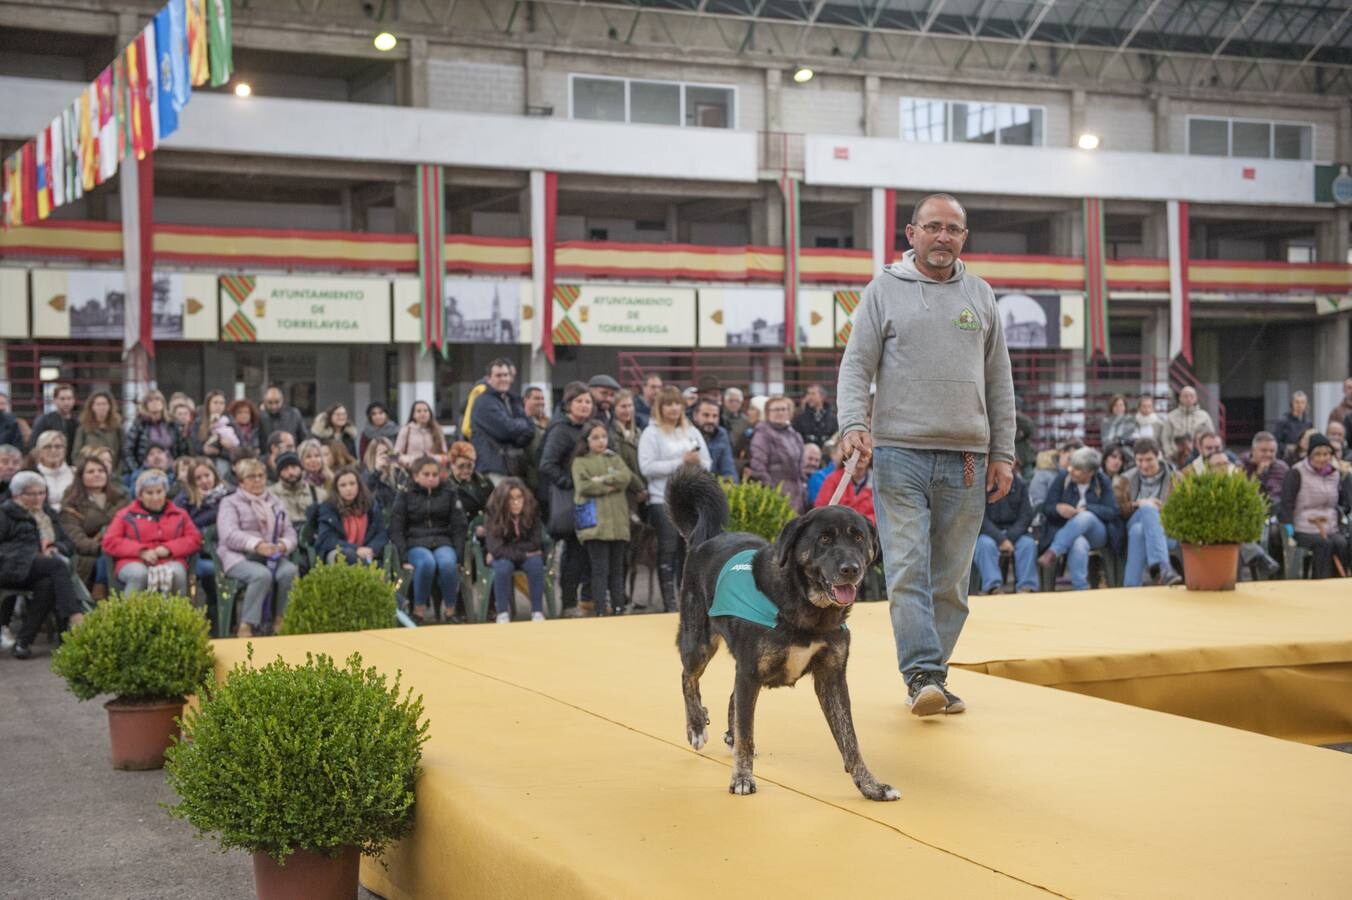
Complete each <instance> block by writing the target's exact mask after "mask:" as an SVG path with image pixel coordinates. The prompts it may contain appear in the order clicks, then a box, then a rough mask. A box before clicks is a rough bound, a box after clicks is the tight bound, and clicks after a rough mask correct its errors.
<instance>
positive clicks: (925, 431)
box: [873, 379, 990, 447]
mask: <svg viewBox="0 0 1352 900" xmlns="http://www.w3.org/2000/svg"><path fill="white" fill-rule="evenodd" d="M889 393H890V396H886V397H885V398H883V402H882V405H881V412H880V413H876V414H875V415H874V417H873V432H874V434H875V435H878V436H879V437H882V438H888V439H892V440H899V441H915V442H917V443H918V444H921V445H922V446H924V445H952V444H958V445H967V446H973V447H985V446H986V445H987V444H989V443H990V422H989V421H988V420H987V417H986V404H985V402H984V400H983V398H982V395H981V391H980V390H979V389H978V388H977V385H976V382H973V381H947V380H924V379H916V380H913V381H910V382H908V383H907V384H906V385H905V386H902V387H899V388H897V389H896V390H894V391H891V392H889Z"/></svg>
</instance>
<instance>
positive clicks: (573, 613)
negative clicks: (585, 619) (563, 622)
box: [559, 606, 582, 619]
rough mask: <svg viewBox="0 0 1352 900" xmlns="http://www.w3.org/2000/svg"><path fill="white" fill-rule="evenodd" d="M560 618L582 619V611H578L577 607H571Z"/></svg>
mask: <svg viewBox="0 0 1352 900" xmlns="http://www.w3.org/2000/svg"><path fill="white" fill-rule="evenodd" d="M559 617H560V618H563V619H580V618H582V610H580V609H578V608H577V607H576V606H569V607H567V608H565V609H564V611H563V612H562V613H560V614H559Z"/></svg>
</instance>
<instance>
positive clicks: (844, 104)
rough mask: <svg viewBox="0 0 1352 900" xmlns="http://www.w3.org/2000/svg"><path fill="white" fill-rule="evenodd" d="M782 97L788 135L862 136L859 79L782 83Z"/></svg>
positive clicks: (862, 120) (861, 88)
mask: <svg viewBox="0 0 1352 900" xmlns="http://www.w3.org/2000/svg"><path fill="white" fill-rule="evenodd" d="M782 97H783V99H782V101H781V102H782V104H783V112H784V130H785V131H787V132H789V133H790V134H856V135H861V134H863V133H864V89H863V80H862V79H859V78H831V77H827V76H820V77H817V78H814V79H812V80H811V81H809V82H808V83H807V84H794V83H793V80H792V79H785V81H784V89H783V95H782ZM890 133H891V132H889V134H890Z"/></svg>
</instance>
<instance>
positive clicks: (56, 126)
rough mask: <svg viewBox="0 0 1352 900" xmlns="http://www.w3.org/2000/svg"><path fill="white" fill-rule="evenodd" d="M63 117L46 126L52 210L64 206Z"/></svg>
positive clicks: (64, 156) (64, 142) (64, 160)
mask: <svg viewBox="0 0 1352 900" xmlns="http://www.w3.org/2000/svg"><path fill="white" fill-rule="evenodd" d="M64 122H65V119H64V117H63V116H57V117H56V118H55V119H52V121H51V122H50V123H49V124H48V125H47V137H48V139H49V141H50V146H51V149H50V151H48V152H49V153H50V154H51V155H50V157H49V158H48V165H49V166H51V170H52V171H51V175H50V176H49V178H50V181H49V183H50V184H51V186H52V209H56V208H57V207H59V206H65V205H66V136H65V133H64V128H63V124H64Z"/></svg>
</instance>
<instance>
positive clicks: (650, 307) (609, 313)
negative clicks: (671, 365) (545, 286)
mask: <svg viewBox="0 0 1352 900" xmlns="http://www.w3.org/2000/svg"><path fill="white" fill-rule="evenodd" d="M781 318H782V317H781ZM553 337H554V344H555V345H556V346H569V345H583V346H611V347H681V348H684V347H693V346H695V289H694V288H676V287H648V286H644V287H633V286H629V285H622V284H617V285H601V284H556V285H555V286H554V335H553Z"/></svg>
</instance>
